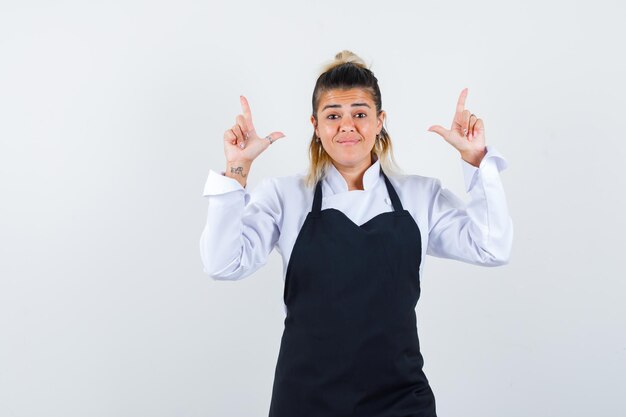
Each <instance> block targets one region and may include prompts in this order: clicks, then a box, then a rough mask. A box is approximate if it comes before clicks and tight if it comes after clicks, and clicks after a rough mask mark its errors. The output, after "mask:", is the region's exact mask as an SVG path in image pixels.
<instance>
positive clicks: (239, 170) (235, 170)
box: [230, 167, 247, 178]
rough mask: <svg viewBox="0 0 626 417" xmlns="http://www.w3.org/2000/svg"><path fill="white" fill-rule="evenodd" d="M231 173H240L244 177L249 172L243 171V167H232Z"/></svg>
mask: <svg viewBox="0 0 626 417" xmlns="http://www.w3.org/2000/svg"><path fill="white" fill-rule="evenodd" d="M230 173H231V174H239V175H241V176H242V177H244V178H245V177H246V175H247V174H244V173H243V167H230Z"/></svg>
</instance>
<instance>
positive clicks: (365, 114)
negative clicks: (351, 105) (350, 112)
mask: <svg viewBox="0 0 626 417" xmlns="http://www.w3.org/2000/svg"><path fill="white" fill-rule="evenodd" d="M359 114H362V115H363V117H367V113H357V116H358V115H359ZM363 117H359V119H362V118H363Z"/></svg>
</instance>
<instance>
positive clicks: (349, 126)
mask: <svg viewBox="0 0 626 417" xmlns="http://www.w3.org/2000/svg"><path fill="white" fill-rule="evenodd" d="M341 131H342V132H354V121H353V120H352V118H351V117H342V118H341Z"/></svg>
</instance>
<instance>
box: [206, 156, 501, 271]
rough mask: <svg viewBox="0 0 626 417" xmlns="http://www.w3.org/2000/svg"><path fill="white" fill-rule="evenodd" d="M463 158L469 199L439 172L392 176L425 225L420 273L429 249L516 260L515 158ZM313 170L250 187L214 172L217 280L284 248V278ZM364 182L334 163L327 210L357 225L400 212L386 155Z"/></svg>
mask: <svg viewBox="0 0 626 417" xmlns="http://www.w3.org/2000/svg"><path fill="white" fill-rule="evenodd" d="M461 164H462V169H463V174H464V179H465V190H466V191H467V192H468V193H469V195H470V201H469V202H468V203H465V202H464V201H462V200H461V199H460V198H458V197H457V196H456V195H455V194H453V193H452V192H451V191H449V190H447V189H445V188H442V186H441V182H440V181H439V180H438V179H436V178H430V177H424V176H420V175H397V176H396V175H387V176H388V178H389V181H390V182H391V184H392V185H393V187H394V188H395V190H396V192H397V194H398V196H399V198H400V201H401V202H402V205H403V208H404V209H405V210H408V211H409V212H410V213H411V215H412V216H413V219H414V220H415V222H416V223H417V225H418V227H419V229H420V233H421V239H422V262H421V265H420V276H421V272H422V269H423V266H424V260H425V255H426V254H428V255H432V256H437V257H441V258H451V259H457V260H459V261H463V262H467V263H471V264H475V265H485V266H496V265H503V264H505V263H507V262H508V260H509V256H510V253H511V245H512V240H513V223H512V220H511V217H510V216H509V212H508V208H507V203H506V198H505V194H504V190H503V187H502V182H501V180H500V174H499V173H500V171H502V170H503V169H505V168H506V167H507V162H506V160H505V159H504V158H503V157H502V155H501V154H499V153H498V152H497V151H496V150H495V149H494V148H493V147H492V146H487V153H486V154H485V156H484V157H483V160H482V161H481V163H480V166H479V167H474V166H473V165H471V164H469V163H467V162H466V161H464V160H463V159H461ZM305 175H306V172H301V173H299V174H296V175H290V176H283V177H273V178H265V179H263V180H262V181H261V182H260V183H259V184H258V185H257V186H256V187H255V188H254V190H251V191H250V190H248V189H247V186H246V187H245V188H244V187H242V186H241V184H240V183H239V182H238V181H237V180H235V179H234V178H230V177H227V176H225V175H224V171H220V172H217V171H214V170H209V176H208V179H207V181H206V184H205V187H204V196H205V197H206V198H207V199H208V203H209V206H208V214H207V221H206V225H205V227H204V230H203V232H202V235H201V237H200V255H201V258H202V263H203V265H204V272H205V273H207V274H208V275H210V276H211V277H212V278H214V279H221V280H237V279H241V278H244V277H247V276H249V275H250V274H252V273H253V272H255V271H256V270H257V269H259V268H260V267H261V266H262V265H264V264H265V263H266V262H267V257H268V255H269V254H270V252H271V251H272V249H274V248H276V250H277V251H278V252H279V253H280V255H281V256H282V259H283V280H284V279H285V277H286V273H287V265H288V263H289V258H290V255H291V251H292V249H293V246H294V243H295V240H296V238H297V236H298V233H299V232H300V228H301V227H302V225H303V223H304V220H305V218H306V216H307V214H308V213H309V212H310V211H311V208H312V203H313V194H314V190H315V189H314V187H313V188H307V187H305V185H304V177H305ZM363 188H364V189H363V190H352V191H348V184H347V183H346V181H345V179H344V178H343V176H342V175H341V173H340V172H339V171H337V169H336V168H335V167H334V166H333V165H332V164H331V165H330V167H329V170H328V172H327V175H326V176H325V177H324V178H323V179H322V196H323V199H322V210H324V209H326V208H335V209H338V210H340V211H342V212H343V213H344V214H345V215H346V216H347V217H348V218H349V219H350V220H351V221H353V222H354V223H355V224H357V225H362V224H363V223H365V222H367V221H368V220H369V219H371V218H372V217H374V216H376V215H378V214H380V213H382V212H387V211H393V210H394V208H393V205H392V203H391V200H390V198H389V194H388V192H387V188H386V186H385V181H384V178H383V177H382V173H381V171H380V162H379V161H378V160H376V161H375V162H374V163H373V164H372V165H371V166H370V167H369V168H368V169H367V170H366V171H365V173H364V175H363Z"/></svg>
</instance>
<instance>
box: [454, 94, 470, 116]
mask: <svg viewBox="0 0 626 417" xmlns="http://www.w3.org/2000/svg"><path fill="white" fill-rule="evenodd" d="M466 98H467V88H464V89H463V91H461V95H459V101H458V102H457V103H456V112H457V114H458V113H463V110H465V99H466Z"/></svg>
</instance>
